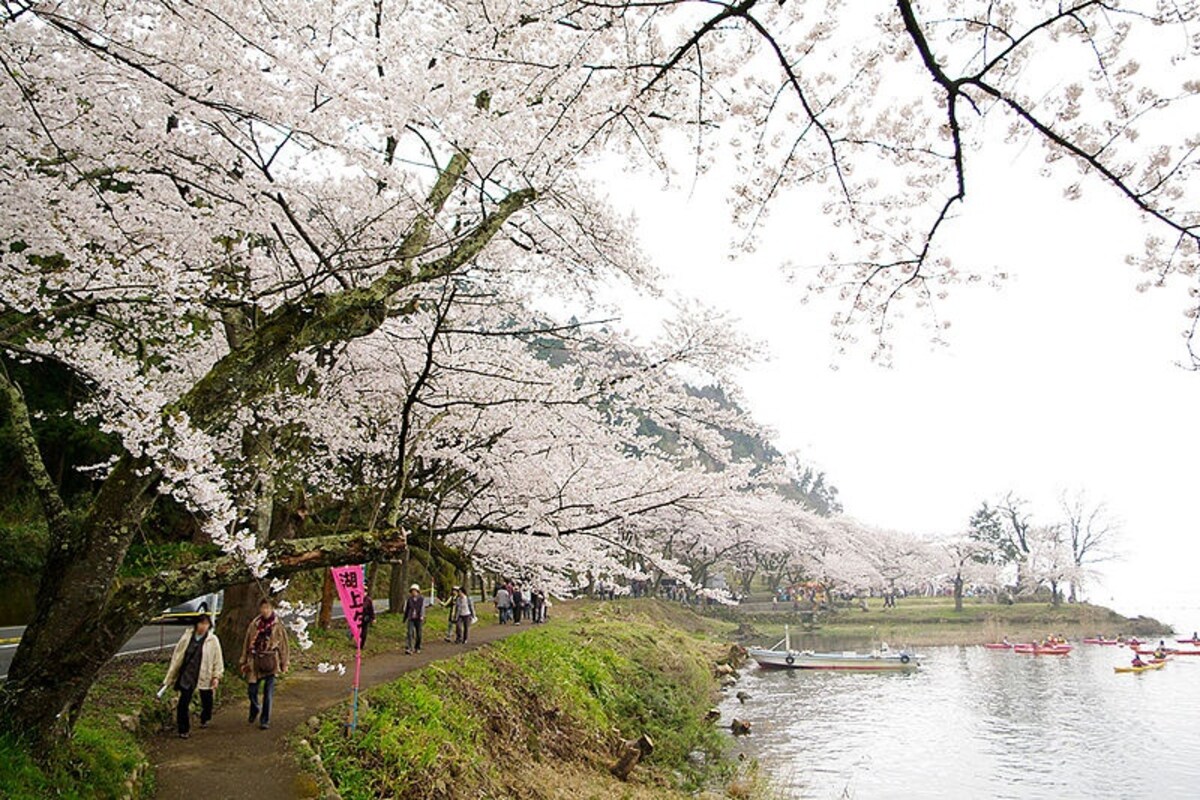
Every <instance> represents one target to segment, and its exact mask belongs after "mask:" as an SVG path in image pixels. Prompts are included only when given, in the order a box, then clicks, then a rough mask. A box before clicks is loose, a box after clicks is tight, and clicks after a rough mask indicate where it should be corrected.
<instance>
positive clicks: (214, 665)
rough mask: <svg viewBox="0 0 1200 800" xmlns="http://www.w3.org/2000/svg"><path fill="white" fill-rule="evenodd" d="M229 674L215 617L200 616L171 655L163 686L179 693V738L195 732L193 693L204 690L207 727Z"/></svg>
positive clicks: (202, 708)
mask: <svg viewBox="0 0 1200 800" xmlns="http://www.w3.org/2000/svg"><path fill="white" fill-rule="evenodd" d="M224 675H225V660H224V657H223V656H222V655H221V641H220V640H219V639H217V634H215V633H213V631H212V620H211V619H210V618H209V616H208V615H207V614H201V615H200V616H199V617H197V618H196V623H195V625H193V626H192V628H191V629H190V630H187V631H184V634H183V636H180V637H179V642H178V643H177V644H176V645H175V652H173V653H172V654H171V665H170V666H169V667H167V677H166V678H164V679H163V689H166V688H167V687H169V686H171V687H174V688H175V689H176V690H177V691H178V692H179V705H178V706H176V708H175V723H176V726H177V728H178V730H179V738H180V739H186V738H188V736H189V735H190V734H191V728H192V722H191V705H192V696H193V695H194V694H195V693H196V692H197V691H199V693H200V727H201V728H207V727H208V723H209V721H210V720H212V714H213V692H215V691H216V688H217V685H218V684H219V683H220V682H221V678H222V677H223V676H224Z"/></svg>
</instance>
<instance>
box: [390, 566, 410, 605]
mask: <svg viewBox="0 0 1200 800" xmlns="http://www.w3.org/2000/svg"><path fill="white" fill-rule="evenodd" d="M407 579H408V557H407V556H406V557H405V559H404V562H403V563H400V564H392V576H391V579H390V580H389V581H388V611H389V612H391V613H393V614H399V613H400V612H402V611H403V610H404V585H405V583H407Z"/></svg>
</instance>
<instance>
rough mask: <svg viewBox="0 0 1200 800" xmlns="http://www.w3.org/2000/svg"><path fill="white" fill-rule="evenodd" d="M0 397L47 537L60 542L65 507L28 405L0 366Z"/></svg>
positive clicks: (66, 527)
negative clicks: (38, 441)
mask: <svg viewBox="0 0 1200 800" xmlns="http://www.w3.org/2000/svg"><path fill="white" fill-rule="evenodd" d="M0 397H3V398H4V401H5V404H6V405H7V407H8V420H9V427H10V428H11V429H12V433H13V439H14V440H15V442H16V446H17V454H18V455H19V456H20V458H21V466H23V467H24V468H25V474H26V475H27V476H28V477H29V481H30V483H32V484H33V489H34V492H36V493H37V496H38V501H39V502H40V503H41V505H42V513H43V514H44V515H45V517H46V524H47V525H48V526H49V528H50V536H51V538H52V540H53V541H54V542H61V541H62V540H63V539H64V538H65V535H66V533H67V532H68V530H69V529H70V523H69V521H68V519H67V508H66V506H65V505H64V504H63V501H62V497H61V496H59V493H58V487H57V486H55V484H54V480H53V479H52V478H51V477H50V473H49V471H47V469H46V463H45V462H44V461H43V460H42V453H41V450H39V449H38V443H37V436H36V435H35V434H34V432H33V422H32V420H31V419H30V417H29V406H28V405H26V404H25V395H24V394H23V393H22V392H21V388H20V387H19V386H17V384H15V383H13V382H12V380H11V379H10V378H9V376H8V370H7V369H6V368H5V367H4V365H3V364H2V363H0Z"/></svg>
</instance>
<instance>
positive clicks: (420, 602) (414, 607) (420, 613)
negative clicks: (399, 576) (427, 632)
mask: <svg viewBox="0 0 1200 800" xmlns="http://www.w3.org/2000/svg"><path fill="white" fill-rule="evenodd" d="M404 618H405V619H412V620H419V621H422V622H423V621H424V620H425V596H424V595H423V594H421V593H419V592H418V593H417V595H416V596H415V597H414V596H413V595H412V594H409V596H408V599H407V600H405V601H404Z"/></svg>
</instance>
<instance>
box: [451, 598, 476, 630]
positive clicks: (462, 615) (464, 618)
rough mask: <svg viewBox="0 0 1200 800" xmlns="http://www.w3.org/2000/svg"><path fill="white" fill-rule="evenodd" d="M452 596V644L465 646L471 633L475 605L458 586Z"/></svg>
mask: <svg viewBox="0 0 1200 800" xmlns="http://www.w3.org/2000/svg"><path fill="white" fill-rule="evenodd" d="M457 591H458V593H457V594H456V595H455V596H454V607H453V608H454V643H455V644H466V643H467V636H468V634H470V632H471V623H472V622H474V621H475V604H474V603H472V602H471V596H470V595H468V594H467V590H466V589H464V588H463V587H461V586H459V587H458V589H457Z"/></svg>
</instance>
